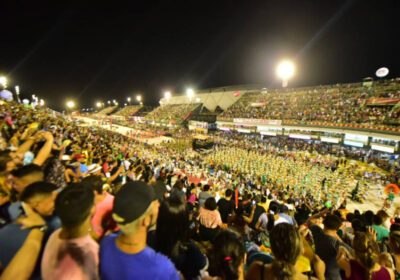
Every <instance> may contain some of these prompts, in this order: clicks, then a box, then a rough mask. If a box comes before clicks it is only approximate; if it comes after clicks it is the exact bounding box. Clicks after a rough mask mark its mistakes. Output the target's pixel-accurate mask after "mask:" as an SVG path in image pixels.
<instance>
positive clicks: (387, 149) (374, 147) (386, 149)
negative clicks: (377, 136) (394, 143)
mask: <svg viewBox="0 0 400 280" xmlns="http://www.w3.org/2000/svg"><path fill="white" fill-rule="evenodd" d="M371 149H372V150H376V151H381V152H386V153H390V154H393V153H394V147H391V146H384V145H377V144H371Z"/></svg>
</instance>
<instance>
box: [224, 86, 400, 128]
mask: <svg viewBox="0 0 400 280" xmlns="http://www.w3.org/2000/svg"><path fill="white" fill-rule="evenodd" d="M399 101H400V84H399V82H397V81H396V82H395V81H393V82H385V83H378V84H374V85H373V86H372V87H365V86H363V85H362V84H360V83H359V84H349V85H332V86H321V87H315V88H307V89H293V90H269V91H268V92H266V93H261V92H258V93H257V92H256V93H254V92H251V93H246V94H244V95H243V96H242V97H241V98H240V99H239V100H238V101H237V102H236V103H234V104H233V105H232V106H230V107H229V108H228V109H227V110H226V111H225V112H224V113H223V114H222V115H221V116H220V117H219V118H218V119H219V120H232V119H234V118H248V119H268V120H282V121H283V124H302V125H321V126H356V127H362V128H370V129H390V128H393V129H396V127H397V126H398V125H400V122H399V121H398V115H399V111H400V110H399V109H400V108H399V107H397V106H396V104H397V103H399ZM399 104H400V103H399Z"/></svg>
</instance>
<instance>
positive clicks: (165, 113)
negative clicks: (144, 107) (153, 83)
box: [146, 103, 200, 124]
mask: <svg viewBox="0 0 400 280" xmlns="http://www.w3.org/2000/svg"><path fill="white" fill-rule="evenodd" d="M199 105H200V104H199V103H188V104H163V105H162V106H159V107H157V108H156V109H155V110H153V111H151V112H150V113H149V114H147V115H146V120H147V121H149V122H156V123H176V124H180V123H182V122H183V121H184V120H185V119H187V118H188V117H189V116H190V114H191V113H192V112H193V111H194V110H195V109H196V108H197V107H198V106H199Z"/></svg>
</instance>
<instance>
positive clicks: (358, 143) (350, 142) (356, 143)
mask: <svg viewBox="0 0 400 280" xmlns="http://www.w3.org/2000/svg"><path fill="white" fill-rule="evenodd" d="M343 144H345V145H347V146H354V147H358V148H362V147H364V144H363V143H361V142H355V141H349V140H344V141H343Z"/></svg>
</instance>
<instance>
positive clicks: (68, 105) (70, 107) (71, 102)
mask: <svg viewBox="0 0 400 280" xmlns="http://www.w3.org/2000/svg"><path fill="white" fill-rule="evenodd" d="M67 107H68V108H69V109H72V108H74V107H75V102H74V101H72V100H70V101H68V102H67Z"/></svg>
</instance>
